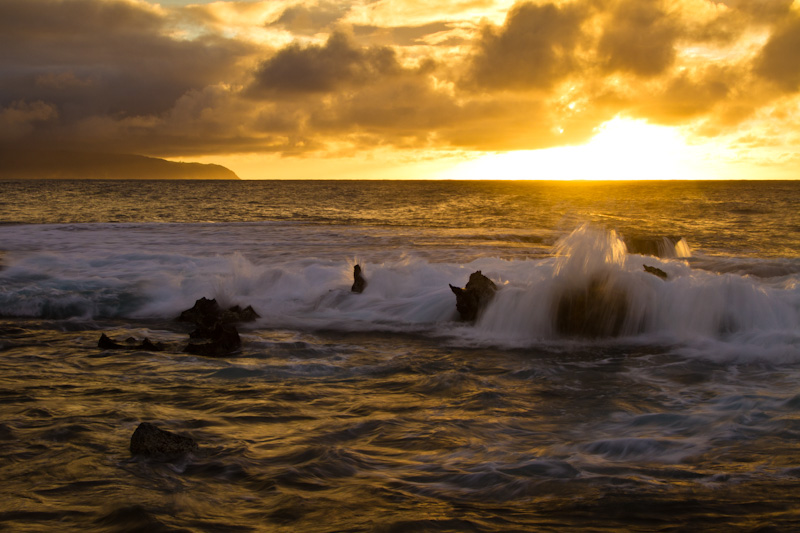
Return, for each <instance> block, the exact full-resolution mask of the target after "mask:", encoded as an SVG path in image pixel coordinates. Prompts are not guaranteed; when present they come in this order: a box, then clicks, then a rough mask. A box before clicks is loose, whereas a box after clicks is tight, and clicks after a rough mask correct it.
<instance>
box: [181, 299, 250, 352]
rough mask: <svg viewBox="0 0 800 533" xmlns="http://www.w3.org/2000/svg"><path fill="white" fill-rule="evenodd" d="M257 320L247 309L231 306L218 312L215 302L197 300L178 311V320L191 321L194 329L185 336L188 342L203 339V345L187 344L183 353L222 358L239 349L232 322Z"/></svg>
mask: <svg viewBox="0 0 800 533" xmlns="http://www.w3.org/2000/svg"><path fill="white" fill-rule="evenodd" d="M257 318H260V316H259V314H258V313H256V312H255V310H254V309H253V308H252V307H251V306H249V305H248V306H247V307H245V308H244V309H242V308H241V307H239V306H238V305H234V306H233V307H231V308H229V309H222V308H221V307H220V306H219V304H218V303H217V301H216V300H215V299H210V300H209V299H208V298H205V297H203V298H200V299H199V300H197V301H196V302H195V303H194V306H193V307H192V308H191V309H187V310H186V311H184V312H182V313H181V315H180V316H179V317H178V320H179V321H182V322H191V323H193V324H194V325H195V326H196V327H195V329H194V330H193V331H192V332H191V333H190V334H189V337H190V338H191V339H205V340H206V341H207V342H190V343H189V344H188V345H187V346H186V348H185V349H184V350H183V351H184V352H185V353H191V354H194V355H204V356H207V357H224V356H226V355H230V354H231V353H233V352H235V351H237V350H238V349H239V348H241V347H242V341H241V339H240V338H239V332H238V331H237V330H236V327H235V326H233V323H235V322H252V321H254V320H255V319H257Z"/></svg>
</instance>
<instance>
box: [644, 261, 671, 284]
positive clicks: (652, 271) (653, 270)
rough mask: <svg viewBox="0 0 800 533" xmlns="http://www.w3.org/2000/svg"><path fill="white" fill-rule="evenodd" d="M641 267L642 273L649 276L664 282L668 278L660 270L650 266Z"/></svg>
mask: <svg viewBox="0 0 800 533" xmlns="http://www.w3.org/2000/svg"><path fill="white" fill-rule="evenodd" d="M642 266H643V267H644V271H645V272H647V273H649V274H652V275H654V276H658V277H659V278H661V279H664V280H665V279H667V277H668V276H667V273H666V272H664V271H663V270H661V269H660V268H657V267H654V266H650V265H642Z"/></svg>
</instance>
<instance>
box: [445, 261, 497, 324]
mask: <svg viewBox="0 0 800 533" xmlns="http://www.w3.org/2000/svg"><path fill="white" fill-rule="evenodd" d="M450 290H451V291H453V294H455V295H456V310H458V314H459V315H461V319H462V320H467V321H473V320H476V319H477V318H478V316H479V315H480V313H481V312H482V311H483V310H484V309H485V308H486V306H487V305H488V304H489V302H490V301H492V298H494V293H495V292H497V286H496V285H495V284H494V282H493V281H492V280H490V279H489V278H487V277H486V276H484V275H483V274H482V273H481V271H480V270H478V271H477V272H473V273H472V274H470V276H469V281H467V285H466V286H465V287H464V288H463V289H462V288H460V287H453V286H452V285H450Z"/></svg>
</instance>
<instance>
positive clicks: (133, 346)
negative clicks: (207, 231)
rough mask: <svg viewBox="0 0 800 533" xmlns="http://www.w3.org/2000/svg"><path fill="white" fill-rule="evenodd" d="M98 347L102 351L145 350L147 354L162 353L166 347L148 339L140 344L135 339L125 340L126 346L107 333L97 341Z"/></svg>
mask: <svg viewBox="0 0 800 533" xmlns="http://www.w3.org/2000/svg"><path fill="white" fill-rule="evenodd" d="M97 347H98V348H100V349H101V350H145V351H147V352H161V351H164V345H163V344H162V343H160V342H156V343H153V342H152V341H151V340H150V339H148V338H147V337H145V338H144V340H142V342H138V341H137V340H136V339H134V338H133V337H130V338H128V339H126V340H125V344H120V343H118V342H116V341H115V340H114V339H112V338H111V337H109V336H108V335H106V334H105V333H103V334H101V335H100V340H99V341H97Z"/></svg>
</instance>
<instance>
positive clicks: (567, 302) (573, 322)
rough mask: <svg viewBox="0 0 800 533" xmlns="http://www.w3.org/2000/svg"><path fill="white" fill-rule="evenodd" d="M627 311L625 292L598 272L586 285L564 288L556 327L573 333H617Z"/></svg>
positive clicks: (612, 334) (559, 330)
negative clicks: (598, 274)
mask: <svg viewBox="0 0 800 533" xmlns="http://www.w3.org/2000/svg"><path fill="white" fill-rule="evenodd" d="M627 312H628V300H627V297H626V295H625V293H624V292H622V291H621V290H619V289H618V288H615V287H613V286H612V285H611V284H610V283H609V282H608V280H607V279H606V278H604V277H602V276H596V277H594V278H592V279H591V280H589V283H588V284H587V285H586V286H584V287H578V288H568V289H566V290H564V292H563V293H562V294H561V296H560V298H558V300H557V302H556V312H555V329H556V331H557V332H558V333H559V334H560V335H564V336H570V337H590V338H591V337H616V336H618V335H619V334H620V333H621V332H622V327H623V325H624V324H625V317H626V315H627Z"/></svg>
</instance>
